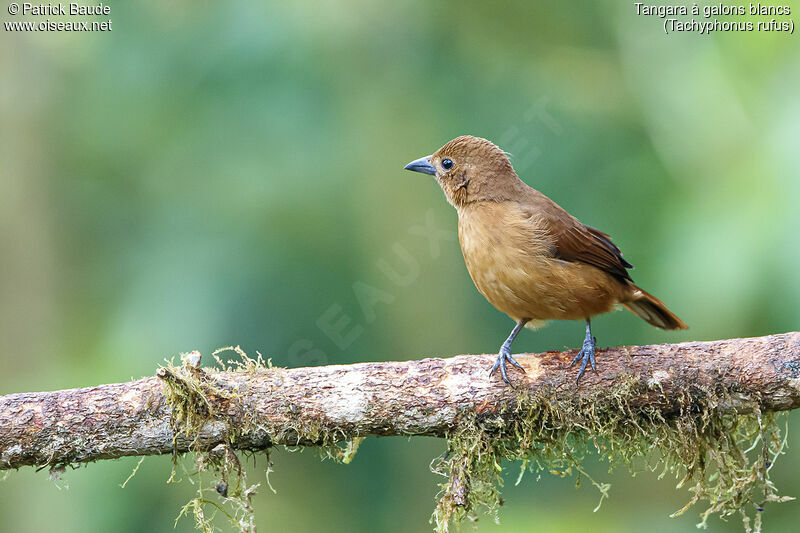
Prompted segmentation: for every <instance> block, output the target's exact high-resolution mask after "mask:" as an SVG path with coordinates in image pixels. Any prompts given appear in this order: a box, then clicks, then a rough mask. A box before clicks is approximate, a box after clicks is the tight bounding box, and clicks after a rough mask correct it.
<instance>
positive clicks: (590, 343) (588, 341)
mask: <svg viewBox="0 0 800 533" xmlns="http://www.w3.org/2000/svg"><path fill="white" fill-rule="evenodd" d="M596 345H597V339H596V338H594V337H593V336H592V323H591V322H590V321H589V319H588V318H587V319H586V338H585V339H583V348H581V351H580V352H578V355H576V356H575V359H573V360H572V362H571V363H570V364H569V366H570V368H572V366H573V365H574V364H575V363H577V362H578V361H582V363H581V369H580V371H579V372H578V379H576V380H575V383H576V384H577V383H578V382H579V381H580V380H581V377H583V373H584V372H585V371H586V364H587V363H591V365H592V370H594V371H595V372H597V367H596V366H595V364H594V348H595V346H596Z"/></svg>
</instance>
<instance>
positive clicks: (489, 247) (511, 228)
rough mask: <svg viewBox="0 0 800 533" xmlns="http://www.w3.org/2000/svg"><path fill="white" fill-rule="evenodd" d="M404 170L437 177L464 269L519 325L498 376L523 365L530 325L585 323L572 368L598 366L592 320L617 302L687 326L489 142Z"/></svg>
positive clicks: (604, 239)
mask: <svg viewBox="0 0 800 533" xmlns="http://www.w3.org/2000/svg"><path fill="white" fill-rule="evenodd" d="M405 168H406V170H413V171H414V172H422V173H423V174H430V175H432V176H435V177H436V181H437V182H439V185H440V186H441V188H442V190H443V191H444V194H445V196H446V197H447V201H448V202H450V204H452V205H453V207H455V208H456V211H457V212H458V238H459V241H460V243H461V251H462V252H463V254H464V261H465V262H466V264H467V269H468V270H469V274H470V276H471V277H472V281H473V282H475V286H476V287H477V288H478V291H480V293H481V294H483V296H484V297H485V298H486V299H487V300H489V303H491V304H492V305H494V306H495V307H496V308H497V309H498V310H500V311H502V312H503V313H505V314H507V315H508V316H510V317H511V318H512V319H513V320H514V321H516V323H517V324H516V326H515V327H514V329H513V330H512V331H511V334H510V335H509V336H508V338H507V339H506V341H505V342H504V343H503V345H502V347H501V348H500V354H499V355H498V356H497V361H495V363H494V366H492V369H491V370H490V371H489V374H490V375H491V374H492V373H494V371H495V370H497V368H498V367H500V372H501V374H502V375H503V380H504V381H505V382H506V383H509V384H510V383H511V382H510V381H509V380H508V375H507V374H506V362H510V363H511V364H513V365H514V366H516V367H517V368H520V369H522V366H520V364H519V363H517V361H515V360H514V358H513V357H512V355H511V343H512V342H513V341H514V338H515V337H516V336H517V334H518V333H519V332H520V330H521V329H522V328H523V327H524V326H526V325H527V326H528V327H532V328H533V329H536V328H538V327H541V326H542V325H543V324H544V321H546V320H585V321H586V338H585V339H584V341H583V347H582V348H581V350H580V352H579V353H578V355H577V356H576V357H575V359H573V361H572V363H571V364H570V366H573V365H574V364H575V363H577V362H578V361H582V363H581V367H580V371H579V372H578V378H577V380H576V383H577V381H580V379H581V376H583V374H584V372H585V370H586V365H587V363H589V364H591V366H592V370H594V371H595V372H596V371H597V367H596V366H595V357H594V356H595V346H596V344H597V339H596V338H595V337H594V336H592V326H591V318H592V317H593V316H595V315H599V314H601V313H606V312H608V311H611V310H612V309H613V308H614V307H615V306H616V305H617V304H621V305H622V306H623V307H625V308H626V309H628V310H629V311H631V312H632V313H634V314H635V315H637V316H639V317H641V318H643V319H644V320H645V321H647V322H648V323H649V324H652V325H653V326H656V327H658V328H662V329H686V328H687V326H686V324H684V323H683V321H681V319H680V318H678V317H677V316H675V315H674V314H673V313H672V312H671V311H670V310H669V309H667V307H666V306H665V305H664V303H663V302H662V301H661V300H659V299H658V298H656V297H655V296H653V295H652V294H649V293H648V292H646V291H644V290H643V289H640V288H639V287H637V286H636V285H634V284H633V280H632V279H631V277H630V275H629V274H628V269H629V268H633V266H632V265H631V264H630V263H628V262H627V261H626V260H625V259H623V258H622V252H620V250H619V248H617V246H616V245H615V244H614V243H613V242H611V237H609V236H608V235H606V234H605V233H603V232H602V231H600V230H597V229H595V228H592V227H589V226H586V225H585V224H582V223H581V222H579V221H578V219H576V218H575V217H573V216H572V215H570V214H569V213H567V212H566V211H565V210H564V209H563V208H562V207H561V206H559V205H558V204H556V203H555V202H554V201H552V200H551V199H550V198H548V197H547V196H545V195H544V194H542V193H540V192H539V191H537V190H536V189H534V188H532V187H529V186H528V185H527V184H525V183H524V182H523V181H522V180H520V179H519V176H517V173H516V172H515V171H514V168H513V167H512V166H511V162H510V161H509V159H508V157H507V155H506V153H505V152H503V151H502V150H501V149H500V148H498V147H497V146H495V145H494V144H492V143H491V142H490V141H487V140H486V139H481V138H478V137H472V136H470V135H465V136H463V137H457V138H455V139H453V140H452V141H450V142H448V143H447V144H445V145H444V146H443V147H441V148H440V149H439V150H438V151H437V152H436V153H434V154H433V155H429V156H427V157H423V158H420V159H417V160H416V161H412V162H411V163H409V164H408V165H406V167H405Z"/></svg>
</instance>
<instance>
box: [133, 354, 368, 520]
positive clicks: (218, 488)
mask: <svg viewBox="0 0 800 533" xmlns="http://www.w3.org/2000/svg"><path fill="white" fill-rule="evenodd" d="M224 351H233V352H235V353H236V354H238V356H239V358H240V360H234V361H223V360H222V359H221V358H220V357H219V354H220V353H222V352H224ZM212 356H213V357H214V359H215V361H216V362H217V364H218V366H219V368H220V369H221V370H223V371H226V372H244V373H251V374H257V373H262V372H281V369H279V368H274V367H273V366H272V364H271V362H270V361H269V360H267V361H264V359H263V358H262V357H261V354H258V357H257V358H256V359H252V358H250V357H248V356H247V354H246V353H245V352H244V351H243V350H242V349H241V348H239V347H238V346H236V347H228V348H221V349H219V350H217V351H215V352H214V353H213V354H212ZM181 361H182V363H183V364H182V365H181V366H175V365H174V364H173V362H172V361H167V364H166V365H165V366H163V367H161V368H160V369H159V370H158V372H157V376H158V377H159V378H160V379H161V381H162V384H163V391H164V397H165V399H166V401H167V403H168V404H169V406H170V407H171V409H172V425H173V429H174V431H175V440H176V441H177V438H178V436H179V435H180V434H184V435H186V436H187V437H190V438H191V437H194V440H193V444H192V446H191V447H192V448H193V449H194V454H195V462H194V471H193V472H186V474H187V478H188V479H189V480H190V482H191V483H192V484H194V485H196V486H197V493H196V496H195V497H194V498H192V499H191V500H190V501H189V502H188V503H187V504H186V505H184V506H183V508H182V509H181V511H180V513H179V515H178V517H177V519H176V523H177V521H178V520H180V519H181V518H184V517H192V518H193V519H194V522H195V525H196V527H197V529H198V530H200V531H203V532H204V533H207V532H212V531H214V530H215V527H214V524H215V520H216V519H217V518H218V517H220V516H222V517H225V518H226V519H227V520H228V521H229V522H230V525H231V526H232V527H234V528H235V529H238V530H239V531H242V532H251V531H255V517H254V514H253V508H252V505H251V498H252V495H253V494H254V493H255V492H256V490H257V489H258V487H259V486H260V485H259V484H254V485H250V484H248V482H247V476H246V472H245V470H244V469H243V468H242V466H241V463H240V460H239V456H238V455H237V454H236V452H235V451H234V446H233V444H234V443H235V442H236V441H237V439H238V435H240V434H241V433H242V432H246V431H249V430H251V429H253V427H254V426H255V421H253V420H249V419H245V420H237V421H234V420H226V419H225V416H226V415H225V414H224V413H226V412H227V410H226V409H225V408H224V407H225V406H226V405H227V404H228V402H235V401H236V400H237V395H236V394H235V392H233V391H230V390H226V389H225V388H224V384H222V383H219V382H217V381H216V380H215V379H213V375H212V374H210V373H209V372H207V371H206V370H204V369H202V368H200V366H199V365H200V354H199V353H198V352H191V353H188V354H181ZM288 409H289V410H290V411H292V406H289V407H288ZM292 414H293V415H294V416H291V417H287V418H289V419H291V420H292V422H291V424H287V425H285V426H283V427H275V428H271V429H270V434H269V439H270V441H272V442H291V441H293V440H294V441H296V442H298V443H301V444H302V445H303V446H299V445H298V446H295V447H286V448H287V449H289V450H296V449H302V448H303V447H306V446H308V445H313V446H315V447H316V448H317V449H318V450H319V453H320V456H321V457H322V458H329V459H333V460H335V461H338V462H341V463H344V464H348V463H350V461H352V460H353V457H354V456H355V454H356V451H357V450H358V446H359V445H360V444H361V442H362V441H363V440H364V439H363V438H362V437H358V436H354V435H347V434H345V433H342V432H341V431H335V430H329V429H328V428H326V427H325V426H323V425H320V424H319V423H316V422H311V421H307V420H304V419H303V417H302V416H300V415H301V413H294V412H293V413H292ZM212 420H217V421H222V422H224V423H225V424H226V427H228V428H229V434H228V435H227V436H226V437H227V439H226V442H223V443H221V444H217V445H216V446H215V447H214V448H213V449H211V450H207V449H202V448H201V446H200V443H199V441H198V437H199V435H200V430H201V429H202V428H203V427H204V426H205V425H206V423H208V422H209V421H212ZM261 429H263V428H261ZM340 443H341V444H340ZM240 453H241V452H240ZM264 453H265V455H266V460H267V471H266V475H267V478H266V479H267V484H268V485H269V473H270V472H271V471H272V469H271V467H272V463H271V462H270V450H269V449H267V450H266V451H265V452H264ZM177 466H178V457H177V454H175V457H174V461H173V471H172V475H171V476H170V479H169V480H168V482H175V481H176V480H177ZM137 468H138V466H137ZM184 471H185V469H184ZM134 473H135V470H134ZM132 475H133V474H132ZM269 488H270V489H272V487H271V486H269ZM272 490H273V492H274V489H272Z"/></svg>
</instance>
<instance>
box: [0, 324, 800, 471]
mask: <svg viewBox="0 0 800 533" xmlns="http://www.w3.org/2000/svg"><path fill="white" fill-rule="evenodd" d="M574 355H575V351H567V352H547V353H544V354H527V355H519V356H516V359H517V361H519V362H520V363H521V364H522V365H523V366H524V367H525V371H526V374H525V375H524V376H523V375H522V373H521V372H520V371H518V370H516V369H512V370H511V379H512V381H513V382H514V383H515V384H516V387H515V388H512V387H508V386H506V385H505V384H503V383H502V381H500V379H499V376H497V375H494V376H492V377H491V378H490V377H489V376H488V374H487V372H488V369H489V368H490V367H491V364H492V362H493V360H494V358H495V356H494V355H461V356H457V357H452V358H449V359H422V360H419V361H406V362H386V363H361V364H354V365H333V366H322V367H309V368H295V369H283V368H266V367H257V366H256V365H253V364H250V365H249V368H248V369H245V370H240V371H212V370H206V369H202V370H200V369H197V368H194V367H192V366H191V365H184V366H183V367H178V368H175V367H171V368H162V369H160V370H159V372H158V374H157V377H149V378H144V379H140V380H137V381H132V382H128V383H116V384H110V385H100V386H96V387H88V388H83V389H69V390H62V391H55V392H38V393H23V394H8V395H5V396H0V470H2V469H10V468H19V467H22V466H37V465H39V466H47V465H49V466H57V465H64V464H69V463H78V462H85V461H96V460H99V459H111V458H117V457H123V456H130V455H154V454H168V453H173V452H177V453H182V452H186V451H190V450H195V449H202V450H209V449H212V448H213V447H214V446H216V445H218V444H220V443H225V444H231V445H232V446H233V447H234V448H237V449H247V450H259V449H265V448H267V447H269V446H272V445H275V444H288V445H315V444H323V443H330V442H332V441H336V440H344V439H348V438H352V437H356V436H369V435H383V436H390V435H406V436H407V435H428V436H436V437H443V436H446V435H447V434H448V432H449V430H451V429H453V428H454V427H455V426H456V424H457V423H458V420H459V417H460V416H462V415H463V414H464V413H477V414H478V415H481V414H494V413H498V414H499V413H504V412H509V411H513V409H514V408H515V406H516V405H517V404H518V400H519V395H520V394H521V393H523V394H524V393H531V394H535V393H537V392H541V391H550V393H552V394H554V395H556V396H557V397H558V398H559V400H561V401H570V402H571V401H574V402H580V401H581V400H585V399H586V398H589V397H591V398H593V399H594V401H595V402H598V401H600V402H602V401H603V395H602V394H598V391H602V390H603V389H606V388H608V389H612V388H613V387H614V386H616V385H618V384H619V383H620V382H621V381H623V380H627V381H628V382H630V380H634V382H635V383H638V385H640V389H639V390H641V393H640V394H638V396H637V397H635V398H632V399H631V401H630V402H629V404H630V405H631V408H633V409H637V408H639V409H643V408H647V409H650V410H657V411H660V413H661V415H662V416H664V417H665V419H669V417H670V416H674V415H675V414H676V413H677V412H678V410H679V409H680V407H681V406H679V398H681V399H682V400H680V401H681V402H683V403H682V406H683V407H685V399H686V398H689V400H690V401H698V402H699V401H701V400H702V398H701V396H703V395H706V394H707V392H708V391H709V390H714V391H721V392H723V393H724V394H723V396H721V397H724V398H727V400H726V401H728V403H729V405H726V406H725V408H726V409H729V410H732V411H736V412H748V413H752V412H754V410H760V411H761V412H767V411H782V410H789V409H795V408H797V407H798V406H800V332H793V333H786V334H780V335H770V336H766V337H758V338H750V339H729V340H720V341H713V342H687V343H681V344H661V345H651V346H627V347H620V348H609V349H607V350H599V351H598V362H599V367H600V370H599V373H598V374H593V373H591V372H589V373H587V374H586V376H584V378H583V380H582V381H581V383H580V385H579V386H576V385H575V383H574V379H575V372H574V368H573V369H568V368H567V366H568V364H569V362H570V361H571V359H572V357H574ZM590 394H591V396H590ZM168 400H170V401H168ZM609 401H611V400H609ZM609 405H611V404H609ZM187 432H188V434H187ZM234 435H235V438H234V439H231V436H234ZM331 439H332V440H331Z"/></svg>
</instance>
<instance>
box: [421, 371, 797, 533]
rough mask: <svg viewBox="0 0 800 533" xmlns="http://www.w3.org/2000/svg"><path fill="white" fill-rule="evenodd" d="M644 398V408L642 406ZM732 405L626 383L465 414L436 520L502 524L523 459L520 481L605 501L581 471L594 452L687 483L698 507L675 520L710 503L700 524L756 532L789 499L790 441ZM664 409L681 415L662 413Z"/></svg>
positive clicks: (711, 394)
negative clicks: (781, 460) (542, 478)
mask: <svg viewBox="0 0 800 533" xmlns="http://www.w3.org/2000/svg"><path fill="white" fill-rule="evenodd" d="M653 389H655V390H653ZM645 396H649V399H648V401H647V402H646V405H645V404H642V403H641V401H642V398H644V397H645ZM698 398H699V400H698ZM739 400H741V398H739ZM731 402H732V397H731V395H730V394H729V393H728V392H727V391H722V390H700V389H694V390H692V391H691V394H686V395H685V396H684V397H680V398H671V399H670V398H666V397H665V396H664V394H663V392H661V391H660V389H659V387H658V386H657V384H656V385H655V386H652V384H651V386H649V387H648V386H647V385H645V384H642V383H641V382H639V381H638V380H637V379H635V378H633V377H625V378H621V379H620V380H618V382H617V383H616V384H615V385H614V386H613V387H611V388H603V389H598V390H597V391H595V392H593V393H590V394H589V395H588V396H583V397H582V399H580V400H579V401H576V399H575V394H574V391H564V392H556V391H552V390H550V391H543V392H540V393H538V394H535V395H527V394H524V395H521V396H520V397H519V400H518V404H517V405H516V406H515V408H514V409H509V410H507V411H505V412H501V413H494V414H486V415H477V414H475V413H464V414H463V415H462V417H461V420H460V421H459V422H458V424H457V425H456V427H455V428H453V430H452V431H451V432H450V433H449V435H448V436H447V443H448V450H447V452H446V453H445V454H444V456H443V457H442V458H441V459H440V460H439V461H438V463H436V464H435V466H434V467H433V470H434V471H435V472H437V473H439V474H441V475H443V476H444V477H445V478H446V481H445V482H444V483H442V485H441V492H440V493H439V501H438V505H437V507H436V510H435V511H434V514H433V517H432V519H431V520H432V522H433V523H434V524H435V526H436V529H437V530H438V531H443V532H446V531H448V530H449V527H450V525H451V524H453V523H458V522H459V521H461V520H462V519H463V518H472V519H475V518H476V517H477V515H478V513H479V511H481V510H483V511H485V512H486V513H488V514H490V515H493V516H494V517H495V519H496V518H497V510H498V507H499V506H500V505H501V504H502V499H501V497H500V489H501V487H502V483H503V479H502V477H501V473H502V470H503V462H504V461H520V462H521V468H522V470H521V472H520V478H521V477H522V474H523V473H524V472H525V471H526V470H531V471H542V470H546V471H550V472H552V473H554V474H557V475H570V474H575V475H577V476H578V479H580V477H581V476H584V477H587V478H588V479H589V480H590V481H591V482H592V484H593V485H594V486H595V487H596V488H597V489H598V490H599V492H600V503H602V501H603V499H604V498H605V497H607V495H608V490H609V488H610V487H609V485H607V484H600V483H597V482H595V481H594V480H592V479H591V478H589V477H588V476H587V475H586V473H585V472H584V470H583V469H582V467H581V462H582V461H583V459H584V455H585V454H586V453H587V451H589V450H594V451H596V453H597V454H598V455H599V456H600V457H602V458H607V459H608V461H609V463H610V466H611V467H614V466H616V465H620V464H622V465H626V466H627V467H628V468H629V469H630V470H631V471H632V472H635V471H636V470H638V469H641V468H650V469H652V470H660V471H661V476H662V477H663V476H665V475H673V476H676V477H677V478H678V479H679V480H680V481H679V484H678V485H679V487H680V486H688V487H689V491H690V492H691V494H692V496H691V500H690V501H689V503H688V504H687V505H686V506H685V507H684V508H683V509H681V510H679V511H677V512H676V513H674V514H673V516H676V515H679V514H681V513H683V512H684V511H685V510H686V509H688V508H689V507H690V506H691V505H693V504H694V503H697V502H701V501H704V502H706V503H707V504H708V507H707V509H705V510H704V511H703V512H702V513H701V522H700V524H698V526H702V527H704V526H705V524H706V521H707V520H708V518H709V517H710V516H711V515H714V514H717V515H719V516H720V517H722V518H725V517H729V516H731V515H734V514H737V515H740V516H741V517H742V520H743V522H744V528H745V530H746V531H752V530H753V529H755V530H756V531H758V530H760V526H761V521H760V518H761V514H760V511H761V510H762V509H763V505H764V503H765V502H774V501H785V500H786V499H789V498H781V497H779V496H778V495H777V492H776V490H775V487H774V485H773V484H772V483H771V481H770V480H769V471H770V469H771V468H772V467H773V464H774V462H775V459H776V457H777V456H778V455H780V454H781V453H782V449H783V446H784V443H785V442H784V441H783V440H781V437H780V434H781V432H780V428H779V426H778V425H777V424H776V421H775V415H773V414H765V415H762V414H761V413H759V412H757V411H754V412H752V414H745V415H735V414H732V412H731V409H730V405H731ZM659 404H662V405H663V406H674V410H673V411H671V412H670V414H669V415H664V414H662V409H660V408H657V407H656V406H657V405H659ZM637 405H638V406H639V407H637ZM642 459H644V465H642V464H641V463H642V462H643V461H642ZM635 460H636V464H635ZM637 465H638V466H637ZM518 482H519V480H518ZM599 506H600V505H599V504H598V508H599ZM595 510H597V508H596V509H595ZM753 513H755V521H754V522H753V523H751V518H750V517H749V515H750V514H753Z"/></svg>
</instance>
